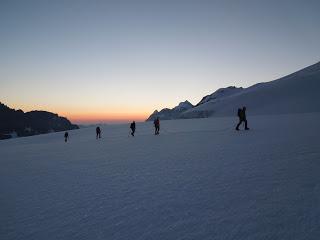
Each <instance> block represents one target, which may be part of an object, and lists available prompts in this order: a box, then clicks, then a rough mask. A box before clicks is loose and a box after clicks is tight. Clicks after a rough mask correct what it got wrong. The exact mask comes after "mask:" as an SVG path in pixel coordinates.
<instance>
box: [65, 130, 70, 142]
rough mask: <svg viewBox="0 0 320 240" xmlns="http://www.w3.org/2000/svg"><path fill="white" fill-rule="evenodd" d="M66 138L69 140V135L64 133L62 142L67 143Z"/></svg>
mask: <svg viewBox="0 0 320 240" xmlns="http://www.w3.org/2000/svg"><path fill="white" fill-rule="evenodd" d="M68 138H69V133H68V132H65V133H64V141H65V142H67V141H68Z"/></svg>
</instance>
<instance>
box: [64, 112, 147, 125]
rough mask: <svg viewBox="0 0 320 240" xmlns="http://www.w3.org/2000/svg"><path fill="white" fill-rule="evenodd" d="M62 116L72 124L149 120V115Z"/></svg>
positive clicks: (83, 114)
mask: <svg viewBox="0 0 320 240" xmlns="http://www.w3.org/2000/svg"><path fill="white" fill-rule="evenodd" d="M59 115H61V116H65V117H67V118H68V119H69V120H70V121H71V122H72V123H80V124H81V123H82V124H90V123H123V122H131V121H133V120H134V121H137V122H140V121H145V120H146V119H147V117H148V116H147V114H145V113H140V114H133V113H120V114H119V113H116V114H101V113H81V114H72V113H71V114H70V113H69V114H68V113H66V114H64V113H61V114H59Z"/></svg>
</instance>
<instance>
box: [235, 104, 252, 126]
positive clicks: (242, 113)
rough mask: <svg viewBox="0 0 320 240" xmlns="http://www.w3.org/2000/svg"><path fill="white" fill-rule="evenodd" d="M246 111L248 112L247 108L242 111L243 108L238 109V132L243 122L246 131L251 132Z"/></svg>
mask: <svg viewBox="0 0 320 240" xmlns="http://www.w3.org/2000/svg"><path fill="white" fill-rule="evenodd" d="M246 110H247V108H246V107H243V108H242V109H241V108H239V109H238V117H239V123H238V125H237V127H236V130H237V131H239V127H240V125H241V123H243V122H244V129H245V130H249V128H248V121H247V116H246Z"/></svg>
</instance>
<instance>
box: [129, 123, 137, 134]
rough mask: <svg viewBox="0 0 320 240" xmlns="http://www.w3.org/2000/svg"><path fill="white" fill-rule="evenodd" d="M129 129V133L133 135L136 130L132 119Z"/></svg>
mask: <svg viewBox="0 0 320 240" xmlns="http://www.w3.org/2000/svg"><path fill="white" fill-rule="evenodd" d="M130 129H131V135H132V137H134V133H135V131H136V122H135V121H133V122H132V123H131V124H130Z"/></svg>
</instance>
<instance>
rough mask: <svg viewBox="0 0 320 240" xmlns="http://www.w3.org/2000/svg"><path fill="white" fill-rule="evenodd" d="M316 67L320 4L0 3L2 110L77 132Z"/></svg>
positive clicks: (197, 0)
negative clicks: (42, 114) (43, 115)
mask: <svg viewBox="0 0 320 240" xmlns="http://www.w3.org/2000/svg"><path fill="white" fill-rule="evenodd" d="M319 60H320V1H319V0H317V1H306V0H304V1H302V0H301V1H295V0H291V1H281V0H277V1H273V0H269V1H259V0H255V1H240V0H238V1H213V0H211V1H209V0H207V1H202V0H194V1H189V0H184V1H175V0H170V1H166V0H161V1H159V0H157V1H153V0H148V1H147V0H145V1H134V0H128V1H121V0H117V1H107V0H105V1H102V0H101V1H94V0H91V1H89V0H88V1H81V0H74V1H72V0H64V1H58V0H42V1H32V0H28V1H15V0H7V1H4V0H0V101H1V102H3V103H5V104H6V105H8V106H10V107H13V108H21V109H23V110H25V111H29V110H35V109H39V110H40V109H41V110H47V111H52V112H55V113H58V114H60V115H64V116H67V117H68V118H70V119H71V120H72V121H74V122H78V123H79V122H86V123H89V122H113V121H116V122H117V121H128V120H132V119H135V120H144V119H145V118H146V117H147V116H148V115H149V114H150V113H151V112H153V111H154V110H155V109H161V108H164V107H174V106H175V105H177V104H178V103H179V102H181V101H184V100H186V99H187V100H189V101H190V102H191V103H193V104H196V103H197V102H198V101H200V99H201V98H202V97H203V96H204V95H206V94H210V93H212V92H213V91H215V90H216V89H218V88H220V87H226V86H230V85H235V86H242V87H248V86H250V85H252V84H254V83H257V82H262V81H270V80H273V79H276V78H279V77H281V76H284V75H286V74H289V73H291V72H294V71H296V70H298V69H300V68H303V67H306V66H308V65H311V64H313V63H316V62H318V61H319Z"/></svg>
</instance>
